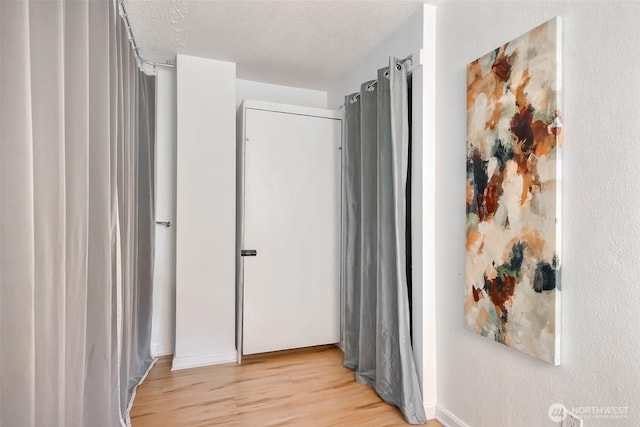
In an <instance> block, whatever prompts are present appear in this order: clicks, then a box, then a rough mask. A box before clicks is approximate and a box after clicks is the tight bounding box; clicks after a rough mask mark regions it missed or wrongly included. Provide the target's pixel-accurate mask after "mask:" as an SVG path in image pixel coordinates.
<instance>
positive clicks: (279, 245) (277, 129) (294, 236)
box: [243, 108, 341, 354]
mask: <svg viewBox="0 0 640 427" xmlns="http://www.w3.org/2000/svg"><path fill="white" fill-rule="evenodd" d="M245 137H246V138H245V164H244V178H245V179H244V186H245V187H244V244H243V248H244V249H252V250H255V251H256V256H245V257H243V261H244V310H243V313H244V315H243V325H244V326H243V353H244V354H254V353H262V352H268V351H276V350H283V349H290V348H298V347H307V346H313V345H320V344H328V343H336V342H338V341H339V338H340V332H339V322H340V318H339V303H340V293H339V251H340V246H339V236H340V225H339V221H340V219H339V212H340V185H339V180H340V154H339V153H340V151H339V145H340V140H341V121H340V120H337V119H334V118H324V117H312V116H307V115H298V114H291V113H283V112H276V111H265V110H257V109H249V108H248V109H247V110H246V121H245Z"/></svg>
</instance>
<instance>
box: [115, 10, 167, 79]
mask: <svg viewBox="0 0 640 427" xmlns="http://www.w3.org/2000/svg"><path fill="white" fill-rule="evenodd" d="M118 9H119V10H120V16H121V17H122V19H123V20H124V24H125V26H126V27H127V34H128V36H129V42H130V43H131V47H132V48H133V53H134V55H135V57H136V59H137V60H138V62H139V63H140V64H147V65H150V66H152V67H154V68H155V67H166V68H176V65H175V64H172V63H170V62H169V61H167V62H155V61H150V60H148V59H146V58H143V57H142V55H140V49H139V48H138V43H136V39H135V38H134V37H133V32H132V31H131V23H130V22H129V15H127V9H126V8H125V7H124V0H118Z"/></svg>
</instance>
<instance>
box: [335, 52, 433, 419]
mask: <svg viewBox="0 0 640 427" xmlns="http://www.w3.org/2000/svg"><path fill="white" fill-rule="evenodd" d="M345 116H346V119H345V124H346V126H345V142H344V147H345V148H344V154H343V155H344V162H343V165H344V177H345V184H344V190H345V191H344V194H345V200H344V206H345V209H344V218H343V220H344V227H345V252H344V262H345V270H344V283H343V286H344V302H343V305H344V307H343V314H344V329H343V334H342V336H343V340H342V346H343V350H344V355H345V356H344V365H345V366H346V367H348V368H350V369H353V370H355V372H356V380H357V381H358V382H359V383H362V384H366V385H368V386H370V387H372V388H374V389H375V390H376V392H377V393H378V394H379V395H380V397H382V399H384V400H385V401H386V402H388V403H390V404H392V405H395V406H397V407H398V408H399V409H400V411H401V412H402V414H403V416H404V418H405V420H406V421H407V422H408V423H411V424H421V423H424V422H426V415H425V412H424V406H423V402H422V392H421V388H420V382H419V380H418V375H417V371H416V366H415V361H414V359H413V351H412V344H411V332H410V324H411V321H410V311H409V291H408V288H407V272H406V256H407V254H406V238H407V236H406V229H407V227H406V226H407V224H406V191H405V189H406V183H407V168H408V156H409V117H408V116H409V114H408V89H407V71H406V65H402V64H400V62H399V61H398V60H397V59H396V58H390V66H389V68H386V69H382V70H379V71H378V79H377V80H375V81H371V82H366V83H363V84H362V87H361V89H360V92H359V93H355V94H351V95H349V96H347V97H346V99H345Z"/></svg>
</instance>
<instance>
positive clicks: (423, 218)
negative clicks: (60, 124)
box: [328, 5, 437, 419]
mask: <svg viewBox="0 0 640 427" xmlns="http://www.w3.org/2000/svg"><path fill="white" fill-rule="evenodd" d="M435 23H436V8H435V7H434V6H429V5H425V6H424V8H423V10H420V11H419V12H418V13H416V14H415V15H414V16H413V17H411V18H410V19H409V20H408V21H407V22H406V23H405V24H404V25H403V26H401V27H400V28H399V29H398V30H397V31H395V32H394V33H393V34H391V35H390V36H389V37H388V38H387V39H385V40H384V41H383V42H382V43H381V44H380V45H378V46H377V47H376V48H375V49H374V50H372V51H371V52H369V53H368V54H367V56H366V57H365V58H364V59H363V60H362V62H361V63H360V64H359V65H358V66H357V67H356V68H355V69H353V70H352V71H351V72H350V73H349V74H348V75H346V76H344V77H343V78H342V79H340V81H337V82H335V84H334V85H333V86H332V88H331V90H330V91H329V95H328V104H329V107H330V108H336V107H337V106H338V105H341V104H342V103H343V102H344V96H345V95H347V94H350V93H353V92H357V91H359V90H360V85H361V84H362V83H363V82H365V81H368V80H372V79H374V78H376V76H377V70H378V69H379V68H383V67H386V66H388V65H389V56H395V57H398V58H404V57H406V56H408V55H410V54H417V53H419V52H420V50H421V49H422V51H423V55H422V57H423V63H424V65H423V66H422V67H417V68H416V69H415V70H414V72H413V124H412V125H413V129H412V132H413V138H414V139H413V152H412V155H413V158H414V159H417V161H415V162H414V164H413V169H412V183H413V187H412V206H413V209H412V230H413V236H412V253H413V259H414V262H413V310H414V312H413V330H414V342H413V344H414V354H415V357H416V365H417V369H418V374H419V376H420V379H421V384H422V389H423V401H424V404H425V410H426V413H427V417H428V418H429V419H431V418H434V416H435V408H436V398H437V396H436V349H435V336H436V323H435V316H436V315H435V284H434V265H433V263H434V259H435V258H434V240H433V238H432V236H433V233H434V226H435V219H434V214H433V211H434V210H433V198H434V191H433V189H434V185H435V179H434V173H433V169H434V168H433V162H434V159H433V158H434V123H433V122H434V109H435V98H434V96H433V92H434V85H435V61H434V60H435V47H436V45H435V37H434V35H435ZM415 59H416V62H418V58H417V57H416V58H415Z"/></svg>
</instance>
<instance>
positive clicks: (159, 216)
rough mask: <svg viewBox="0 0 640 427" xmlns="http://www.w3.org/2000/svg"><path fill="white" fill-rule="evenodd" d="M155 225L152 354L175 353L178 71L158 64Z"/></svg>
mask: <svg viewBox="0 0 640 427" xmlns="http://www.w3.org/2000/svg"><path fill="white" fill-rule="evenodd" d="M156 88H157V90H156V164H155V166H156V167H155V173H156V177H155V178H156V221H171V225H172V227H169V228H167V227H164V226H162V225H156V245H155V263H154V273H153V319H152V326H151V354H152V355H153V356H162V355H166V354H172V353H173V349H174V339H175V320H176V314H175V300H176V257H175V254H176V252H175V251H176V249H175V248H176V232H175V230H176V228H175V222H176V221H175V219H176V137H177V136H176V73H175V70H172V69H167V68H159V69H158V73H157V77H156Z"/></svg>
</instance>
